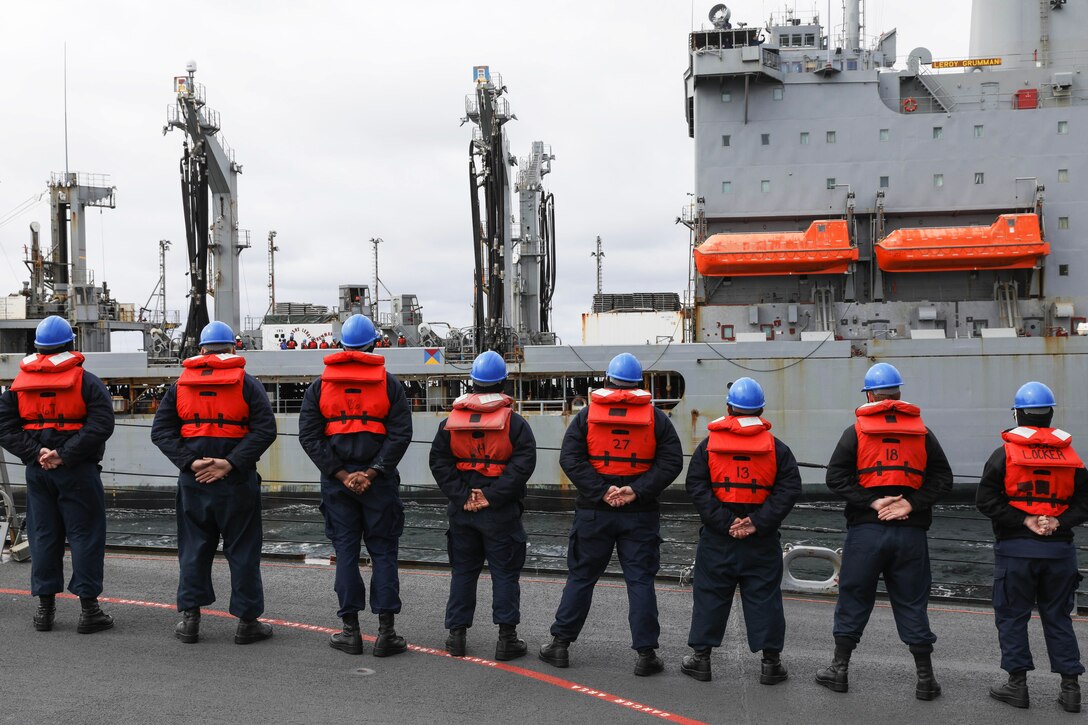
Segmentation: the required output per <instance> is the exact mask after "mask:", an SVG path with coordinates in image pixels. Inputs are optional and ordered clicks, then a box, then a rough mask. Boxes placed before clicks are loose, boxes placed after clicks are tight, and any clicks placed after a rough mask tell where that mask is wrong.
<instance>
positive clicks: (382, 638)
mask: <svg viewBox="0 0 1088 725" xmlns="http://www.w3.org/2000/svg"><path fill="white" fill-rule="evenodd" d="M407 651H408V643H407V642H405V641H404V637H398V636H397V630H395V629H393V613H392V612H384V613H382V614H379V615H378V639H377V640H376V641H375V642H374V656H375V657H390V656H392V655H399V654H400V653H402V652H407Z"/></svg>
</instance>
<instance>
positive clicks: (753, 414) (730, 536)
mask: <svg viewBox="0 0 1088 725" xmlns="http://www.w3.org/2000/svg"><path fill="white" fill-rule="evenodd" d="M765 401H766V398H765V396H764V393H763V388H762V387H761V386H760V384H759V383H757V382H756V381H755V380H753V379H752V378H740V379H739V380H737V381H736V382H734V383H733V384H732V385H731V386H730V387H729V394H728V396H727V397H726V415H725V417H722V418H718V419H717V420H715V421H713V422H712V423H710V425H709V426H707V428H708V429H709V430H710V435H709V437H707V438H705V439H703V442H702V443H700V444H699V445H698V446H697V447H696V449H695V452H694V453H693V454H692V457H691V462H690V463H689V465H688V475H687V489H688V494H689V495H690V496H691V501H692V503H694V504H695V508H696V510H697V511H698V512H699V518H700V519H701V520H702V522H703V526H702V529H701V531H700V533H699V548H698V549H697V551H696V554H695V576H694V591H693V594H694V602H693V608H692V613H691V629H690V631H689V632H688V645H689V646H690V647H691V648H692V649H693V650H694V654H691V655H688V656H686V657H684V660H683V663H682V664H681V666H680V671H681V672H683V673H684V674H685V675H688V676H689V677H693V678H695V679H696V680H700V681H703V682H707V681H709V680H710V678H711V668H710V651H711V649H712V648H714V647H720V646H721V644H722V638H723V637H724V635H725V625H726V621H727V620H728V619H729V610H730V608H731V606H732V604H733V595H734V593H735V592H736V590H737V586H738V585H739V586H740V597H741V604H742V605H743V607H744V622H745V626H746V628H747V630H748V646H749V647H750V648H751V650H752V652H758V651H760V650H762V651H763V660H762V666H761V671H760V677H759V681H760V682H761V683H762V684H764V685H776V684H778V683H779V682H783V681H785V680H786V678H787V676H788V675H787V673H786V668H785V667H783V666H782V662H781V657H780V655H781V652H782V646H783V643H784V640H785V633H786V620H785V617H784V615H783V611H782V543H781V536H780V535H779V533H778V527H779V525H781V523H782V520H783V519H785V518H786V515H787V514H789V512H790V510H791V509H792V508H793V505H794V504H795V503H796V502H797V499H798V498H800V496H801V474H800V472H799V471H798V469H797V460H796V459H795V458H794V457H793V452H792V451H790V449H789V447H787V446H786V444H785V443H783V442H782V441H780V440H778V438H776V437H775V436H773V435H772V434H771V432H770V431H771V424H770V423H769V422H767V421H766V420H764V419H763V418H762V417H761V416H762V415H763V406H764V403H765Z"/></svg>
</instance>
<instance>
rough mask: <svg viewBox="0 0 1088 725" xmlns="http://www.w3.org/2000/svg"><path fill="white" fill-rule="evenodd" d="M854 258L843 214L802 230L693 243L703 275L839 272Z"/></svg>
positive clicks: (854, 249)
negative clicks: (695, 245)
mask: <svg viewBox="0 0 1088 725" xmlns="http://www.w3.org/2000/svg"><path fill="white" fill-rule="evenodd" d="M857 258H858V250H857V247H854V246H852V245H851V244H850V233H849V230H848V229H847V226H846V221H845V220H843V219H823V220H819V221H814V222H812V224H810V225H809V227H808V230H807V231H804V232H761V233H758V234H746V233H741V234H714V235H712V236H710V237H709V238H707V240H706V241H705V242H703V243H702V244H700V245H699V246H698V247H696V248H695V267H696V269H698V270H699V274H701V275H703V276H705V277H756V276H768V275H784V274H843V273H844V272H846V271H847V269H848V267H849V265H850V263H851V262H855V261H857Z"/></svg>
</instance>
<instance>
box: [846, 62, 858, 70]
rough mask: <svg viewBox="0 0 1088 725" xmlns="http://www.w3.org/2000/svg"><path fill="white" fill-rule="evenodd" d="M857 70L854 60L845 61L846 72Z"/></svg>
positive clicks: (856, 63)
mask: <svg viewBox="0 0 1088 725" xmlns="http://www.w3.org/2000/svg"><path fill="white" fill-rule="evenodd" d="M857 69H858V62H857V61H856V60H848V61H846V70H857Z"/></svg>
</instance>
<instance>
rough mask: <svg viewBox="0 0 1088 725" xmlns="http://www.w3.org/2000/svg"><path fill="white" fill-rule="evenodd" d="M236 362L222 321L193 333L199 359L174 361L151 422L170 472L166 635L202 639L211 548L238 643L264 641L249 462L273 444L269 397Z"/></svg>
mask: <svg viewBox="0 0 1088 725" xmlns="http://www.w3.org/2000/svg"><path fill="white" fill-rule="evenodd" d="M245 365H246V359H245V358H244V357H242V356H241V355H235V354H234V333H233V332H232V331H231V329H230V326H229V325H227V324H226V323H223V322H219V321H214V322H210V323H208V324H207V325H206V326H205V327H204V329H203V330H201V332H200V354H199V355H196V356H194V357H191V358H188V359H186V360H184V361H182V363H181V366H182V368H183V369H182V372H181V377H179V378H178V381H177V383H176V384H174V385H172V386H170V388H169V389H168V390H167V391H166V395H165V396H163V399H162V403H161V404H160V405H159V409H158V411H157V412H156V413H155V420H154V422H153V423H152V424H151V442H152V443H154V444H155V445H156V446H158V448H159V450H160V451H162V452H163V454H164V455H165V456H166V457H167V458H169V459H170V461H171V462H172V463H173V464H174V465H175V466H177V467H178V494H177V521H178V563H179V564H180V569H181V572H180V579H179V581H178V611H179V612H181V616H182V619H181V621H180V622H178V623H177V626H176V627H175V628H174V636H176V637H177V638H178V639H180V640H181V641H182V642H185V643H186V644H192V643H194V642H196V641H197V640H199V639H200V608H201V607H203V606H206V605H208V604H211V603H212V602H214V601H215V590H214V589H213V588H212V560H213V559H214V558H215V552H216V548H217V547H218V546H219V540H220V538H222V540H223V554H224V555H225V556H226V557H227V562H228V563H229V564H230V585H231V593H230V613H231V614H233V615H234V616H235V617H237V618H238V628H237V630H236V631H235V634H234V641H235V643H236V644H250V643H252V642H258V641H260V640H263V639H268V638H269V637H271V636H272V625H270V624H266V623H264V622H261V621H258V619H257V618H258V617H260V616H261V615H262V614H263V613H264V588H263V586H262V583H261V543H262V540H263V534H262V531H261V477H260V475H258V473H257V461H258V460H260V457H261V455H262V454H263V453H264V452H265V451H266V450H268V447H269V446H271V445H272V443H273V442H275V440H276V419H275V416H274V415H273V414H272V406H271V405H270V404H269V402H268V393H266V392H265V390H264V387H263V386H262V385H261V383H260V382H258V381H257V379H256V378H254V377H253V376H251V375H248V374H247V373H246V372H245Z"/></svg>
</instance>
